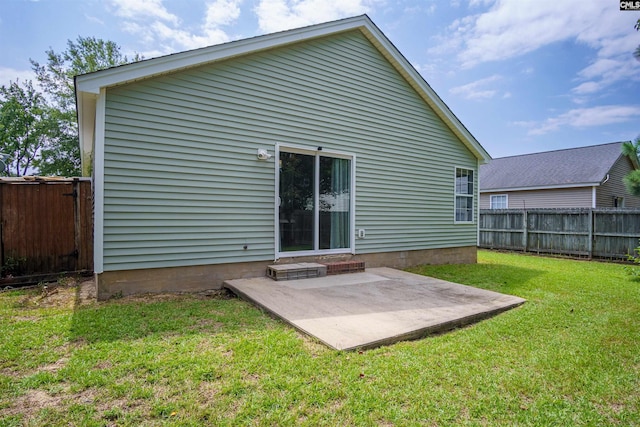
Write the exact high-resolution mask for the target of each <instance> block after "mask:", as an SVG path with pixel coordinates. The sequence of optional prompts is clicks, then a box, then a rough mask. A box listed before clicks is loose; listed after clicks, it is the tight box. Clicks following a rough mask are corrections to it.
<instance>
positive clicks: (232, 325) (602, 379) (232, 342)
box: [0, 252, 640, 426]
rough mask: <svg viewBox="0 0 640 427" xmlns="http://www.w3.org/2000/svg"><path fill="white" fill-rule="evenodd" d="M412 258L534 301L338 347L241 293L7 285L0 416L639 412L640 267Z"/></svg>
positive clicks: (472, 422)
mask: <svg viewBox="0 0 640 427" xmlns="http://www.w3.org/2000/svg"><path fill="white" fill-rule="evenodd" d="M413 271H414V272H419V273H421V274H427V275H431V276H435V277H439V278H442V279H445V280H451V281H455V282H459V283H464V284H469V285H473V286H477V287H480V288H485V289H491V290H494V291H498V292H503V293H507V294H512V295H517V296H520V297H523V298H526V299H527V300H528V302H527V303H526V304H524V305H523V306H521V307H519V308H517V309H514V310H511V311H508V312H506V313H503V314H500V315H499V316H496V317H494V318H491V319H488V320H485V321H483V322H481V323H479V324H476V325H473V326H470V327H466V328H463V329H459V330H456V331H453V332H450V333H447V334H443V335H438V336H433V337H429V338H425V339H422V340H419V341H412V342H405V343H399V344H395V345H392V346H389V347H383V348H379V349H375V350H370V351H365V352H337V351H334V350H330V349H328V348H326V347H324V346H323V345H321V344H318V343H316V342H314V341H313V340H311V339H309V338H306V337H304V336H302V335H301V334H299V333H298V332H296V331H295V330H292V329H291V328H290V327H288V326H285V325H284V324H282V323H281V322H279V321H277V320H274V319H272V318H270V317H267V316H266V315H264V314H262V313H261V312H260V311H259V310H258V309H256V308H254V307H252V306H251V305H249V304H247V303H245V302H243V301H240V300H237V299H235V298H224V297H215V298H211V297H208V298H207V297H196V296H179V297H166V296H165V297H157V298H123V299H119V300H112V301H109V302H105V303H89V304H87V303H83V304H81V301H82V299H81V298H80V297H79V288H75V287H60V288H59V289H58V290H57V293H55V294H53V295H52V296H51V297H43V296H42V294H41V292H42V291H41V290H39V289H34V290H28V291H10V292H2V293H0V331H2V339H1V341H0V342H1V344H0V426H14V425H16V426H19V425H34V426H35V425H38V426H39V425H48V426H56V425H59V426H67V425H82V426H91V425H96V426H111V425H132V426H134V425H135V426H137V425H191V426H199V425H269V426H273V425H427V426H446V425H455V426H458V425H463V426H464V425H469V426H495V425H532V426H553V425H555V426H569V425H589V426H606V425H620V426H633V425H640V396H639V393H640V282H633V281H631V280H629V279H628V277H627V276H626V275H625V273H624V271H623V267H622V266H621V265H617V264H605V263H597V262H586V261H571V260H564V259H550V258H541V257H534V256H524V255H512V254H503V253H493V252H480V254H479V263H478V264H477V265H466V266H425V267H422V268H418V269H414V270H413ZM49 290H51V288H50V289H49Z"/></svg>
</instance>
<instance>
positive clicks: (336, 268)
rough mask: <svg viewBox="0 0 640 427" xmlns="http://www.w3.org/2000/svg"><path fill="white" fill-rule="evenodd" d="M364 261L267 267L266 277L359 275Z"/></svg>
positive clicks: (305, 263) (362, 269) (278, 278)
mask: <svg viewBox="0 0 640 427" xmlns="http://www.w3.org/2000/svg"><path fill="white" fill-rule="evenodd" d="M363 271H364V261H338V262H327V263H321V264H320V263H314V262H300V263H296V264H278V265H270V266H268V267H267V277H269V278H271V279H273V280H296V279H308V278H312V277H324V276H327V275H335V274H347V273H361V272H363Z"/></svg>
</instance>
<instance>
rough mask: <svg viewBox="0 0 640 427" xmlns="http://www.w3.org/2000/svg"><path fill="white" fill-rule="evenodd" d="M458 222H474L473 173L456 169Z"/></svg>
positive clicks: (456, 215)
mask: <svg viewBox="0 0 640 427" xmlns="http://www.w3.org/2000/svg"><path fill="white" fill-rule="evenodd" d="M455 220H456V222H473V171H472V170H471V169H462V168H456V207H455Z"/></svg>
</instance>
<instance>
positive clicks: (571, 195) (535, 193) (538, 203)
mask: <svg viewBox="0 0 640 427" xmlns="http://www.w3.org/2000/svg"><path fill="white" fill-rule="evenodd" d="M501 194H507V195H508V198H507V199H508V203H509V205H508V206H507V207H508V208H509V209H524V208H527V209H528V208H590V207H593V202H592V200H593V187H581V188H557V189H548V190H527V191H507V192H505V191H500V192H495V193H489V192H482V194H481V195H480V209H490V208H491V206H490V200H491V195H501Z"/></svg>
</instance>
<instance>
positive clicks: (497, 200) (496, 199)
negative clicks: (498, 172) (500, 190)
mask: <svg viewBox="0 0 640 427" xmlns="http://www.w3.org/2000/svg"><path fill="white" fill-rule="evenodd" d="M508 207H509V202H508V199H507V195H506V194H498V195H496V196H491V204H490V208H491V209H507V208H508Z"/></svg>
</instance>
